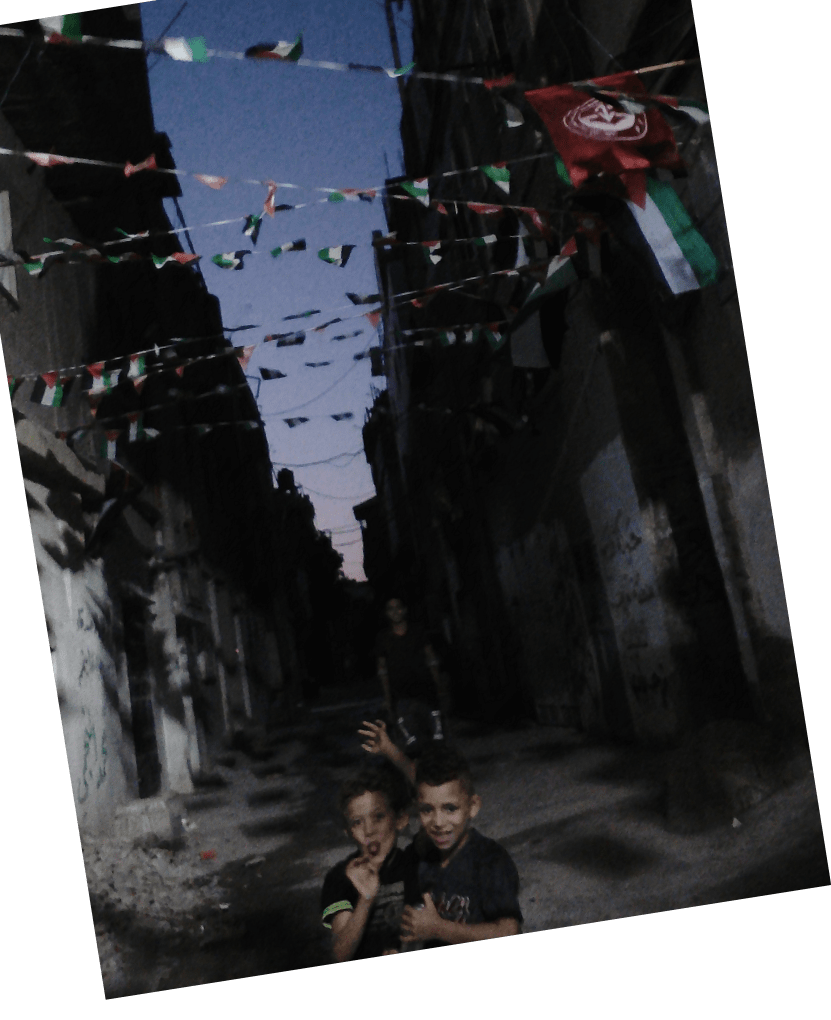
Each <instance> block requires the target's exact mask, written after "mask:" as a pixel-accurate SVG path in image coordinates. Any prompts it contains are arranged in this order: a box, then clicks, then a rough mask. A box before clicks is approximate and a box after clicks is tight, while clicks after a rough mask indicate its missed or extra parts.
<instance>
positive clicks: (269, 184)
mask: <svg viewBox="0 0 831 1020" xmlns="http://www.w3.org/2000/svg"><path fill="white" fill-rule="evenodd" d="M0 156H16V157H19V158H25V159H28V160H30V161H31V162H33V163H35V164H36V165H37V166H40V167H44V168H49V167H55V166H69V165H75V164H78V165H81V166H95V167H103V168H107V169H112V170H120V171H121V172H122V173H123V174H124V176H125V177H127V178H130V177H132V176H134V175H135V174H136V173H139V172H141V171H154V172H156V173H162V174H168V175H171V176H174V177H183V178H184V177H190V178H193V179H194V180H197V181H199V182H200V183H201V184H204V185H206V186H207V187H209V188H211V189H213V190H214V191H219V190H220V189H221V188H224V187H225V185H226V184H229V183H236V184H248V185H254V186H257V187H261V188H266V196H265V199H264V200H263V212H262V213H261V214H259V216H258V217H257V219H261V218H262V216H263V215H268V216H270V217H273V216H274V214H275V213H277V212H287V211H289V210H294V209H304V208H307V207H308V206H309V205H314V204H321V203H323V204H340V203H342V202H368V203H371V202H374V201H375V199H376V198H377V197H378V196H379V195H386V196H387V197H388V198H394V199H398V200H413V201H416V202H418V203H419V204H421V205H423V206H425V207H429V206H430V205H431V203H432V202H433V201H436V202H440V201H442V200H441V199H435V200H433V199H431V198H430V196H429V193H428V181H429V180H430V179H431V178H432V179H433V180H436V181H438V180H445V179H449V178H451V177H459V176H461V175H463V174H470V173H479V172H481V173H483V174H484V175H485V177H486V178H488V179H489V180H491V181H492V182H493V183H494V184H495V185H496V186H497V188H498V189H499V190H500V191H501V192H503V194H506V195H509V194H510V182H511V171H510V169H509V166H513V165H515V164H518V163H527V162H529V161H537V160H545V159H552V158H553V159H555V160H557V158H558V157H557V155H556V154H555V153H551V152H537V153H532V154H531V155H527V156H518V157H516V158H514V159H510V160H505V161H502V162H495V163H489V164H477V165H476V166H470V167H462V168H460V169H456V170H447V171H445V172H443V173H439V174H432V175H431V177H430V178H426V177H425V178H419V179H417V180H413V181H402V182H396V183H395V184H379V185H375V186H373V187H368V188H345V187H340V188H331V187H323V186H317V185H303V184H294V183H291V182H288V181H282V182H277V181H272V180H268V179H266V180H263V179H259V178H249V177H237V178H234V177H230V176H220V175H218V174H207V173H202V172H196V171H193V170H182V169H179V168H176V167H161V166H159V165H158V163H157V162H156V156H155V154H154V153H151V155H149V156H148V157H147V158H146V159H144V160H142V161H141V162H140V163H135V164H134V163H130V162H129V161H128V162H127V163H117V162H114V161H111V160H102V159H88V158H86V157H82V156H67V155H63V154H58V153H54V152H36V151H31V150H28V149H10V148H6V147H0ZM281 188H282V189H284V190H292V191H314V192H321V193H323V194H325V195H326V197H325V198H321V199H318V200H317V201H316V202H312V203H310V202H303V203H297V204H294V205H288V204H280V205H278V204H277V203H276V195H277V192H278V190H279V189H281ZM398 189H400V190H401V191H403V194H398V193H397V192H398ZM452 201H454V202H456V204H465V203H463V202H462V200H460V199H456V200H452ZM473 204H474V205H487V203H480V202H474V203H473ZM506 208H518V209H523V208H524V207H522V206H514V207H510V206H509V207H506ZM440 211H441V210H440ZM246 219H247V217H246ZM252 219H253V217H252ZM224 222H226V221H220V222H218V223H217V224H216V225H217V226H219V225H222V223H224ZM227 222H234V221H233V220H231V221H227ZM206 225H214V224H206ZM188 229H191V228H188ZM252 229H253V224H252ZM175 232H176V231H169V232H165V233H175ZM179 232H181V231H179ZM122 233H124V232H123V231H122ZM128 236H129V235H128ZM133 236H137V237H139V236H145V235H141V234H137V235H133ZM155 236H159V235H155ZM112 243H116V242H112Z"/></svg>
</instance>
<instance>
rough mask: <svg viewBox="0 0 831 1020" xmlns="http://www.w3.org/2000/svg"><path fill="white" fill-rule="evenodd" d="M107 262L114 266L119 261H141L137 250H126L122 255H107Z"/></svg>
mask: <svg viewBox="0 0 831 1020" xmlns="http://www.w3.org/2000/svg"><path fill="white" fill-rule="evenodd" d="M106 259H107V262H112V264H113V265H114V266H117V265H119V264H120V263H121V262H141V261H142V258H141V255H139V253H138V252H137V251H127V252H125V253H124V254H123V255H107V256H106Z"/></svg>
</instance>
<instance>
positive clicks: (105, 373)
mask: <svg viewBox="0 0 831 1020" xmlns="http://www.w3.org/2000/svg"><path fill="white" fill-rule="evenodd" d="M547 265H548V261H547V260H546V261H544V262H535V263H529V265H528V266H525V267H522V269H519V270H517V269H500V270H495V271H493V272H490V273H483V274H478V275H476V276H470V277H466V278H464V279H462V280H456V281H449V282H446V283H440V284H435V285H433V286H432V287H429V288H426V289H425V288H422V289H420V290H412V291H404V292H401V293H399V294H394V295H391V302H393V303H391V304H390V305H389V308H390V309H394V308H397V307H403V306H404V305H407V304H409V305H413V306H415V307H423V306H424V304H426V303H427V301H429V299H430V298H431V297H432V296H434V295H435V294H436V293H439V292H441V291H445V290H453V289H458V288H461V287H464V286H465V285H467V284H468V283H471V282H479V281H484V280H488V279H490V278H492V277H500V276H511V275H516V276H518V275H520V274H521V273H524V272H528V271H533V270H538V269H540V268H542V267H545V266H547ZM347 297H349V299H350V301H352V305H351V306H346V307H355V306H356V305H357V306H358V307H360V306H363V305H364V304H367V303H370V302H371V301H374V300H375V299H376V298H380V297H381V295H374V294H354V293H348V294H347ZM401 298H403V299H405V300H404V301H403V302H402V303H400V304H397V303H394V302H397V301H398V299H401ZM320 313H321V309H309V310H307V311H305V312H299V313H292V314H290V315H286V316H284V317H283V319H284V321H288V320H292V319H301V318H309V317H311V316H314V315H318V314H320ZM382 314H383V309H381V308H378V309H374V310H372V311H368V312H360V313H357V314H356V315H354V316H351V317H350V316H347V317H341V316H337V317H335V318H332V319H329V320H327V321H326V322H324V323H321V324H320V325H318V326H315V327H312V328H311V329H306V330H300V331H294V332H288V333H273V334H268V335H267V336H265V337H264V338H263V339H262V340H261V341H259V342H258V343H254V344H249V345H246V346H243V347H230V348H228V349H227V350H223V351H220V352H215V353H212V354H206V355H198V356H194V357H192V358H188V359H185V360H183V361H181V362H177V364H176V365H175V366H174V365H173V364H171V363H169V364H168V365H164V364H163V365H162V366H161V367H160V369H159V371H171V370H173V371H175V372H176V373H177V374H178V375H179V376H180V377H181V375H182V373H183V371H184V369H185V368H186V367H187V366H188V365H189V364H193V363H196V362H200V361H204V360H208V359H213V358H218V357H228V356H231V355H233V356H235V357H237V358H238V360H239V362H240V365H241V366H242V367H243V369H245V368H246V367H247V365H248V362H249V360H250V358H251V357H252V355H253V353H254V351H255V350H256V349H257V347H259V346H260V344H266V343H274V345H275V346H276V347H291V346H297V345H300V344H303V343H304V342H305V339H306V334H307V333H308V332H313V333H314V332H316V333H319V332H323V331H324V330H325V329H327V328H329V327H331V326H332V325H335V324H338V323H341V322H345V321H348V319H349V318H363V317H366V318H367V319H368V320H369V321H370V323H372V324H373V326H375V325H377V323H378V322H379V321H380V318H381V315H382ZM245 328H247V327H245ZM452 328H453V329H455V328H456V327H452ZM361 332H362V331H355V332H354V333H353V334H351V336H358V335H359V334H360V333H361ZM222 335H223V334H216V338H218V337H219V336H222ZM205 339H210V337H179V338H175V339H173V340H172V341H171V342H170V343H168V344H164V345H155V346H154V347H152V348H147V349H145V350H143V351H138V352H134V353H133V354H129V355H122V356H120V357H118V358H116V359H112V362H100V363H93V364H85V365H74V366H68V367H65V368H60V369H54V370H51V371H48V372H44V373H22V374H19V375H18V374H9V375H7V381H8V384H9V391H10V394H11V395H12V396H13V395H14V394H15V392H16V391H17V388H18V386H19V384H20V383H21V382H22V381H24V380H26V379H34V380H35V383H36V386H37V392H38V398H37V401H36V402H38V403H42V404H44V405H45V406H52V407H60V406H62V405H63V404H64V402H65V399H66V397H67V395H68V393H69V391H70V389H71V387H72V385H73V383H72V380H73V379H74V378H76V377H79V376H80V377H84V379H85V381H84V383H83V384H82V389H84V390H85V391H88V392H89V393H90V394H92V396H93V397H98V396H102V395H103V394H104V393H107V392H109V391H110V390H111V389H112V388H114V386H115V385H117V383H118V382H119V381H120V380H121V379H122V377H123V378H125V379H127V380H129V381H131V382H132V383H133V385H134V387H135V388H136V389H137V391H138V392H141V388H142V387H143V385H144V382H145V381H146V379H147V376H148V375H149V374H152V373H151V372H150V371H149V368H148V361H147V359H148V357H149V356H151V355H155V356H156V357H157V358H160V359H162V360H163V361H164V359H170V358H171V357H174V358H177V359H178V357H179V355H178V354H177V353H175V352H176V349H177V348H180V347H181V345H182V344H184V343H187V342H189V341H191V342H193V341H199V340H205ZM333 339H337V340H338V341H342V340H346V339H350V335H349V334H340V335H338V336H337V337H335V338H333ZM361 356H362V357H364V356H365V357H368V356H369V355H368V354H365V355H361ZM356 357H357V356H356ZM307 364H308V367H321V366H320V364H319V363H307ZM40 383H42V384H43V386H42V392H41V386H40Z"/></svg>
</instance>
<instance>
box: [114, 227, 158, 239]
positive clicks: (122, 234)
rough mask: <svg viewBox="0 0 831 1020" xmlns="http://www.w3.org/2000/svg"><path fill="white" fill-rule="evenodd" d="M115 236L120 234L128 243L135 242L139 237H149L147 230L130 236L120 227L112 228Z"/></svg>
mask: <svg viewBox="0 0 831 1020" xmlns="http://www.w3.org/2000/svg"><path fill="white" fill-rule="evenodd" d="M113 230H114V231H115V232H116V234H121V236H122V237H126V238H127V240H128V241H135V240H136V239H137V238H139V237H149V236H150V231H149V230H142V231H141V233H139V234H130V233H128V232H127V231H126V230H122V229H121V227H113Z"/></svg>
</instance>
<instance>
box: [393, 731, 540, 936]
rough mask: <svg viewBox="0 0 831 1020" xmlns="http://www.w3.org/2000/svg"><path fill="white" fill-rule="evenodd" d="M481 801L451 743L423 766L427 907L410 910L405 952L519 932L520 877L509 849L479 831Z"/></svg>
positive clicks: (433, 751)
mask: <svg viewBox="0 0 831 1020" xmlns="http://www.w3.org/2000/svg"><path fill="white" fill-rule="evenodd" d="M481 804H482V802H481V799H480V797H479V795H478V794H477V793H476V792H475V791H474V788H473V781H472V779H471V775H470V769H469V767H468V764H467V762H466V761H465V759H464V758H463V757H462V756H461V755H460V754H459V753H458V752H457V751H454V750H453V749H452V748H449V747H447V746H446V745H442V744H439V745H436V746H434V747H432V748H428V749H427V750H426V751H425V753H424V755H423V757H422V758H421V759H419V761H418V762H417V764H416V805H417V810H418V813H419V816H420V818H421V825H422V829H421V831H420V833H419V835H418V836H417V837H416V843H419V842H423V843H424V848H423V849H422V850H421V859H420V860H419V861H418V891H419V893H421V894H422V900H423V903H422V904H420V905H418V906H405V908H404V912H403V915H402V922H401V942H402V946H403V948H408V947H409V946H411V945H412V944H413V943H423V945H424V947H425V948H432V947H435V946H443V945H450V944H453V943H459V942H475V941H478V940H480V939H492V938H500V937H501V936H504V935H517V934H519V931H520V926H521V924H522V912H521V910H520V907H519V899H518V894H519V875H518V873H517V870H516V866H515V864H514V862H513V861H512V860H511V857H510V855H509V854H508V852H507V850H505V849H504V848H503V847H501V846H500V845H499V844H498V843H496V842H494V840H492V839H488V838H487V837H486V836H483V835H482V834H481V833H479V832H477V831H476V829H474V828H472V827H471V822H472V821H473V819H474V818H475V817H476V815H477V814H478V813H479V809H480V807H481ZM424 837H426V838H424Z"/></svg>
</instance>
